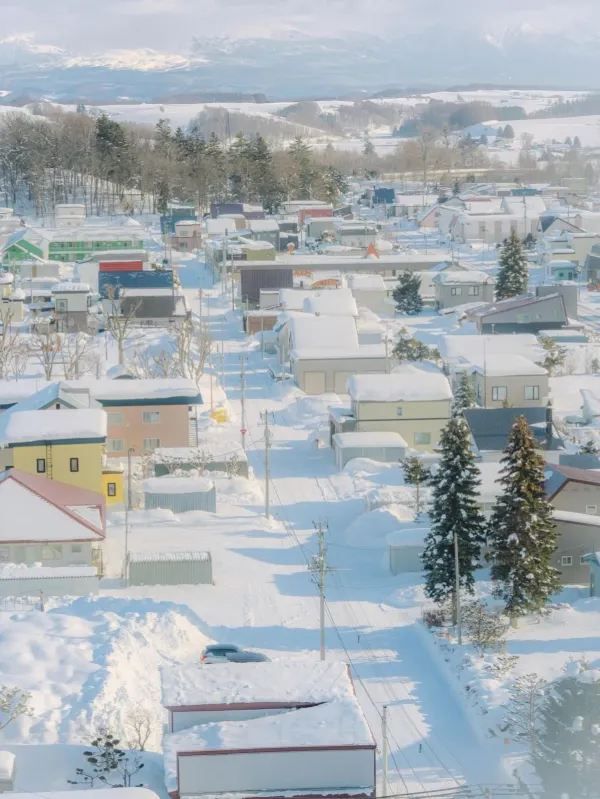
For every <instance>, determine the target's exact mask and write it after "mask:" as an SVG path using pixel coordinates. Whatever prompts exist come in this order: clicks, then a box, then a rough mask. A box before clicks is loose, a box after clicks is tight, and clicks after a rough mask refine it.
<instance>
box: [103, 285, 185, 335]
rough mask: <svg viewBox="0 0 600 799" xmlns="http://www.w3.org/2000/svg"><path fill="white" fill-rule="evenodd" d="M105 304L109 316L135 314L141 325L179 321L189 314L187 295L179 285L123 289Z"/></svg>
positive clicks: (168, 323)
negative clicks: (176, 286) (117, 295)
mask: <svg viewBox="0 0 600 799" xmlns="http://www.w3.org/2000/svg"><path fill="white" fill-rule="evenodd" d="M102 305H103V308H104V314H105V317H106V318H107V319H110V318H111V317H113V316H114V317H133V318H134V319H135V322H136V324H138V325H140V326H141V327H171V326H173V325H180V324H182V323H183V321H184V320H185V319H187V318H188V317H189V315H190V310H189V308H188V305H187V301H186V297H185V295H184V294H183V292H182V291H180V290H179V289H176V288H131V289H126V290H125V289H124V290H122V291H121V292H120V294H119V297H118V298H113V299H108V300H103V302H102Z"/></svg>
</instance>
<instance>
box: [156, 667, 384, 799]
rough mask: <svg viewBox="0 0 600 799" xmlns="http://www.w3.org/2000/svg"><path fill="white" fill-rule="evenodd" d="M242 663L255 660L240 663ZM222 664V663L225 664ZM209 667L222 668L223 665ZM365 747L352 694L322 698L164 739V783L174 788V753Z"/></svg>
mask: <svg viewBox="0 0 600 799" xmlns="http://www.w3.org/2000/svg"><path fill="white" fill-rule="evenodd" d="M244 665H245V666H250V665H255V664H251V663H248V664H244ZM223 667H226V666H225V664H224V665H223ZM223 667H222V666H218V667H216V668H214V667H212V666H211V667H209V668H210V670H211V671H215V672H220V671H221V669H222V668H223ZM328 746H367V747H374V746H375V743H374V741H373V737H372V735H371V733H370V731H369V728H368V726H367V723H366V721H365V718H364V715H363V712H362V710H361V709H360V706H359V704H358V702H357V701H356V699H355V698H353V697H352V698H351V697H348V698H346V699H341V700H336V701H334V702H325V703H324V704H321V705H317V706H316V707H308V708H301V709H299V710H290V711H288V712H287V713H278V714H277V715H273V716H266V717H262V718H257V719H250V720H247V721H226V722H221V723H215V724H202V725H199V726H197V727H190V728H189V729H187V730H182V731H181V732H178V733H174V734H172V735H166V736H165V738H164V767H165V784H166V786H167V790H168V791H173V790H176V789H177V752H178V751H180V752H181V751H185V752H194V751H198V752H202V751H206V750H210V751H217V752H218V751H222V752H226V751H227V750H231V749H233V750H235V749H244V750H248V749H249V748H251V749H272V748H281V747H291V748H293V749H303V748H307V747H328Z"/></svg>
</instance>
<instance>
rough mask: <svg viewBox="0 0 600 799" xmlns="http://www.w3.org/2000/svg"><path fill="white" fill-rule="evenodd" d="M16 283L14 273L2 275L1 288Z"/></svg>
mask: <svg viewBox="0 0 600 799" xmlns="http://www.w3.org/2000/svg"><path fill="white" fill-rule="evenodd" d="M14 281H15V276H14V275H13V273H12V272H2V273H0V286H10V285H11V284H12V283H14Z"/></svg>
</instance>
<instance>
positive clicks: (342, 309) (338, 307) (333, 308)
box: [302, 289, 358, 316]
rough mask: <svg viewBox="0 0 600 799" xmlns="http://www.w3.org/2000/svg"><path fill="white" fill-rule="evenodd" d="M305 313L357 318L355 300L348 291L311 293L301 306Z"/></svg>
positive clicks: (330, 290) (335, 290)
mask: <svg viewBox="0 0 600 799" xmlns="http://www.w3.org/2000/svg"><path fill="white" fill-rule="evenodd" d="M302 310H303V311H305V312H306V313H312V314H316V315H327V316H358V308H357V307H356V300H355V299H354V297H353V296H352V292H351V291H350V289H328V290H327V291H311V292H310V294H309V296H308V297H306V298H305V300H304V302H303V304H302Z"/></svg>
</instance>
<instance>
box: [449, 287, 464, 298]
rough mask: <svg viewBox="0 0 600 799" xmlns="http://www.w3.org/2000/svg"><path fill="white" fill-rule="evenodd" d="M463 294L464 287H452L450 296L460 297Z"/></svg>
mask: <svg viewBox="0 0 600 799" xmlns="http://www.w3.org/2000/svg"><path fill="white" fill-rule="evenodd" d="M461 294H462V286H451V287H450V296H451V297H460V295H461Z"/></svg>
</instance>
